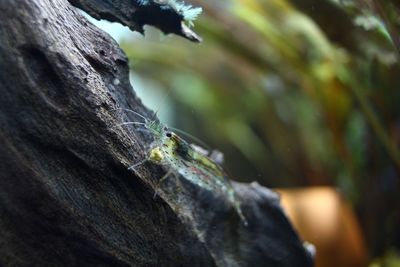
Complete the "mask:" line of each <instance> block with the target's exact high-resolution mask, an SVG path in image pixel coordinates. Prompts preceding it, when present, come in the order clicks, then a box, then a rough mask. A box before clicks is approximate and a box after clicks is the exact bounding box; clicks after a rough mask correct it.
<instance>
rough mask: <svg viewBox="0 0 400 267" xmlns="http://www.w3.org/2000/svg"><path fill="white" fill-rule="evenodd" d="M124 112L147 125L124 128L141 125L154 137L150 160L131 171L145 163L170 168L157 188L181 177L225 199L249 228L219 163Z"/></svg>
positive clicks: (153, 122) (152, 123)
mask: <svg viewBox="0 0 400 267" xmlns="http://www.w3.org/2000/svg"><path fill="white" fill-rule="evenodd" d="M124 110H126V111H129V112H132V113H134V114H136V115H137V116H139V117H140V118H142V119H143V120H144V122H125V123H122V124H121V125H128V124H135V125H141V126H143V127H144V129H145V130H147V131H149V132H151V133H152V134H153V136H154V141H153V143H152V144H151V145H150V149H149V151H148V155H147V158H145V159H144V160H143V161H140V162H138V163H136V164H134V165H132V166H130V167H129V169H135V168H136V167H138V166H140V165H141V164H143V163H144V162H146V161H151V162H153V163H155V164H159V165H165V166H168V168H169V170H168V171H167V173H166V174H165V175H164V176H163V177H162V178H161V179H160V180H159V182H158V184H161V182H162V181H163V180H165V179H166V178H167V177H168V176H169V175H171V174H172V173H178V174H180V175H182V177H183V178H185V179H186V180H189V181H190V182H191V183H193V184H196V185H198V186H200V187H202V188H204V189H206V190H210V191H213V192H218V193H220V194H222V195H224V196H225V197H226V198H227V199H228V200H229V202H230V203H231V204H232V205H233V207H234V208H235V210H236V212H237V214H238V215H239V217H240V219H241V220H242V222H243V223H244V225H246V226H247V220H246V218H245V216H244V215H243V212H242V209H241V207H240V201H239V200H238V199H237V197H236V193H235V190H234V189H233V187H232V185H231V183H230V180H229V178H228V176H227V174H226V172H225V171H224V170H223V168H222V167H221V166H220V165H219V164H218V163H216V162H215V161H214V160H213V159H212V158H211V157H209V156H207V155H206V153H205V152H204V150H200V149H199V148H198V147H197V146H193V145H191V144H189V143H188V142H187V141H185V140H184V139H183V138H181V137H180V136H178V135H177V134H176V133H174V132H173V131H171V129H170V128H168V127H167V126H165V125H164V124H162V123H160V122H157V121H156V120H149V119H147V118H145V117H144V116H142V115H141V114H139V113H137V112H135V111H133V110H129V109H124Z"/></svg>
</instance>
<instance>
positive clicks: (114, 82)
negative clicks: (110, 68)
mask: <svg viewBox="0 0 400 267" xmlns="http://www.w3.org/2000/svg"><path fill="white" fill-rule="evenodd" d="M120 83H121V82H120V81H119V80H118V79H116V78H115V79H114V80H113V84H114V85H119V84H120Z"/></svg>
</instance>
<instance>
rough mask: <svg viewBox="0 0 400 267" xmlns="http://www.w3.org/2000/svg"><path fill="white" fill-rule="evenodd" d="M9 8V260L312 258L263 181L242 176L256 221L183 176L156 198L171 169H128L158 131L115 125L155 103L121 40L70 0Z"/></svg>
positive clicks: (1, 118) (162, 262)
mask: <svg viewBox="0 0 400 267" xmlns="http://www.w3.org/2000/svg"><path fill="white" fill-rule="evenodd" d="M72 2H76V1H72ZM80 2H84V1H83V0H82V1H80ZM87 2H91V3H95V2H98V4H99V6H102V5H105V4H107V5H109V6H113V7H115V8H117V7H118V3H119V2H120V1H117V0H115V1H111V0H109V1H105V0H103V1H101V0H99V1H93V0H92V1H91V0H88V1H87ZM82 6H84V5H82ZM0 12H1V14H2V19H1V20H0V94H1V97H0V266H312V260H311V257H310V256H309V255H308V253H307V252H306V251H305V250H304V248H303V246H302V243H301V241H300V240H299V238H298V236H297V234H296V233H295V231H294V230H293V229H292V227H291V225H290V223H289V222H288V220H287V218H286V217H285V216H284V214H283V213H282V210H281V208H280V206H279V198H278V196H277V195H276V194H275V193H273V192H272V191H269V190H268V189H266V188H263V187H261V186H259V185H257V184H255V183H253V184H250V185H243V184H235V187H236V189H237V191H238V194H239V196H240V198H241V199H242V202H243V210H244V213H245V215H246V217H247V219H248V221H249V226H248V227H245V226H243V224H242V223H241V221H240V219H239V218H238V216H237V214H236V213H235V211H234V209H233V208H232V207H231V206H230V205H228V204H227V203H226V201H224V200H223V199H221V197H218V195H216V194H213V192H208V191H204V190H202V189H201V188H197V187H196V186H194V185H191V184H189V183H188V182H186V181H185V180H184V179H182V178H179V177H171V178H169V179H168V180H167V181H166V182H165V183H164V184H163V185H162V190H161V192H160V193H159V196H158V197H157V198H156V199H153V195H154V188H155V183H156V181H157V180H158V179H160V177H161V176H162V175H163V174H164V173H165V170H163V169H162V168H161V167H159V166H155V165H152V164H150V163H148V164H145V165H143V167H141V168H140V169H139V170H138V171H136V172H132V171H129V170H128V168H127V167H128V166H129V165H131V164H132V163H135V162H138V161H140V160H142V159H143V158H144V156H145V149H146V147H147V146H148V145H149V144H150V143H151V141H152V137H151V135H149V134H147V133H143V132H138V131H135V130H134V129H133V128H122V127H116V125H117V124H118V123H120V122H121V121H124V120H126V119H128V117H127V116H131V115H130V114H125V112H122V111H121V110H118V108H129V109H133V110H136V111H137V112H140V113H141V114H143V115H145V116H152V113H151V112H150V111H148V110H147V109H146V108H145V107H143V105H142V103H141V101H140V100H139V99H138V98H137V97H136V96H135V94H134V91H133V90H132V88H131V86H130V83H129V75H128V74H129V69H128V62H127V58H126V56H125V55H124V53H123V52H122V51H121V50H120V48H119V47H118V45H117V44H116V42H115V41H114V40H112V39H111V38H110V37H109V36H108V35H107V34H105V33H103V32H102V31H100V30H99V29H97V28H96V27H94V26H93V25H91V24H90V23H89V22H88V21H87V20H86V19H85V18H83V17H82V16H81V15H80V14H79V12H78V11H77V9H76V8H75V7H73V6H71V4H70V3H69V2H67V1H66V0H40V1H39V0H36V1H32V0H9V1H7V0H0ZM150 15H151V14H149V16H150ZM130 119H132V120H137V118H135V117H131V118H130Z"/></svg>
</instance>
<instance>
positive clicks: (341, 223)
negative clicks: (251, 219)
mask: <svg viewBox="0 0 400 267" xmlns="http://www.w3.org/2000/svg"><path fill="white" fill-rule="evenodd" d="M277 191H278V192H279V193H280V194H281V204H282V207H283V209H284V210H285V212H286V214H287V216H288V217H289V219H290V220H291V221H292V223H293V225H294V227H295V228H296V229H297V230H298V232H299V234H300V236H301V237H302V238H303V240H304V241H308V242H310V243H312V244H313V245H315V247H316V250H317V254H316V266H317V267H364V266H366V263H367V252H366V247H365V242H364V239H363V236H362V233H361V229H360V226H359V224H358V221H357V218H356V216H355V214H354V211H353V210H352V208H351V206H350V205H349V204H348V203H346V201H345V200H344V199H343V198H342V197H341V195H340V193H339V192H338V191H337V190H336V189H335V188H333V187H311V188H298V189H277Z"/></svg>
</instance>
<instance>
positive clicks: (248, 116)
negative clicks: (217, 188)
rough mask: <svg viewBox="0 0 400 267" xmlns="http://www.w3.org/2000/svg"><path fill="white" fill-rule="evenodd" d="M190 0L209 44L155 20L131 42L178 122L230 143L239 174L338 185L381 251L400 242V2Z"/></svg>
mask: <svg viewBox="0 0 400 267" xmlns="http://www.w3.org/2000/svg"><path fill="white" fill-rule="evenodd" d="M188 2H190V3H191V4H194V5H196V6H202V7H203V9H204V12H203V14H202V15H201V16H200V18H199V19H198V20H197V21H196V22H195V30H196V31H197V32H198V33H199V34H200V35H201V36H202V37H203V38H204V41H203V43H202V44H200V45H194V44H192V43H189V42H187V41H185V40H182V39H180V38H177V37H165V38H160V37H159V36H158V33H155V30H154V29H149V30H147V34H146V35H147V36H146V38H144V39H132V40H131V39H125V40H124V41H123V42H122V46H123V48H124V50H125V51H126V53H127V54H128V56H129V57H130V59H131V64H132V66H131V67H132V71H133V72H134V73H135V74H136V75H138V76H140V77H141V79H143V80H150V81H151V82H152V83H153V84H154V83H156V86H155V87H157V88H163V89H164V90H165V91H167V92H168V93H166V95H167V96H168V98H169V101H170V103H172V105H169V108H170V109H171V110H172V111H173V113H174V114H175V115H174V118H175V119H174V121H175V125H174V126H177V127H179V128H181V129H182V130H185V131H187V132H189V133H191V134H193V135H195V136H197V137H200V138H201V139H203V140H205V141H206V142H207V143H209V144H210V146H211V147H215V148H217V149H219V150H221V151H223V152H224V154H225V161H226V169H227V170H228V172H230V173H231V174H232V175H231V176H232V178H233V179H235V180H239V181H247V182H248V181H253V180H257V181H259V182H260V183H262V184H264V185H267V186H273V187H277V186H279V187H287V186H310V185H321V184H328V185H335V186H338V187H339V188H340V189H341V190H343V192H345V194H346V196H347V197H348V198H349V199H350V200H351V201H352V202H353V204H354V206H355V207H356V208H357V210H358V213H359V216H360V219H361V222H362V225H363V227H364V231H365V233H366V237H367V240H368V244H369V246H370V248H371V255H377V254H380V253H382V252H383V251H384V250H385V248H388V247H391V246H399V245H400V244H399V242H400V241H399V239H400V237H399V236H400V234H399V230H398V229H397V228H398V225H399V223H400V216H399V204H398V203H400V202H399V200H400V199H399V195H400V194H399V193H400V192H399V188H400V186H399V185H400V183H399V170H400V156H399V142H400V112H399V111H400V90H399V89H400V68H399V53H398V52H399V51H400V50H399V48H400V47H399V45H400V43H399V41H400V39H399V38H400V36H399V34H398V28H399V25H400V19H399V14H400V12H399V10H400V9H399V4H397V3H396V2H395V1H393V3H392V2H391V1H374V0H365V1H351V0H346V1H345V0H331V1H329V0H320V1H313V0H304V1H296V0H292V1H286V0H225V1H211V0H209V1H188ZM133 84H134V85H135V81H133ZM149 90H150V89H149ZM161 95H165V94H161ZM160 99H162V97H159V99H158V101H159V102H158V103H159V105H161V106H162V105H163V104H162V103H161V100H160ZM162 108H163V109H165V107H162ZM162 112H163V111H162V110H160V113H162ZM233 174H234V175H233Z"/></svg>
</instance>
